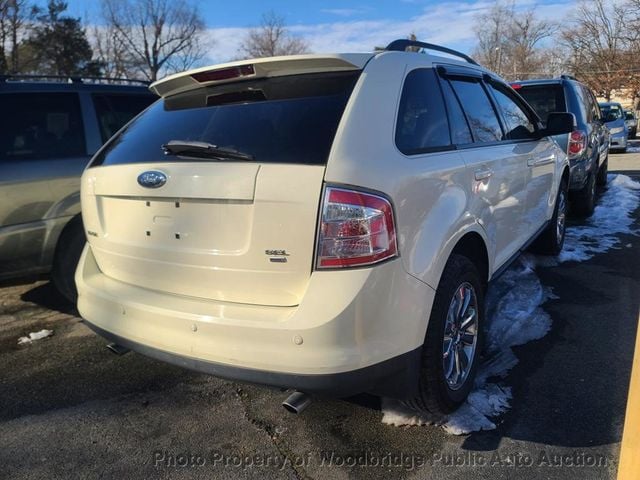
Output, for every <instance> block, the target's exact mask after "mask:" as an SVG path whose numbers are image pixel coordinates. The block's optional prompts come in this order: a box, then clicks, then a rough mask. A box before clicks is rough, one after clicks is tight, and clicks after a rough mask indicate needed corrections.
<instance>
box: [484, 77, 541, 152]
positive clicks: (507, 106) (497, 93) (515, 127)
mask: <svg viewBox="0 0 640 480" xmlns="http://www.w3.org/2000/svg"><path fill="white" fill-rule="evenodd" d="M490 88H491V90H492V92H493V96H494V98H495V99H496V103H497V104H498V107H499V108H500V110H501V111H502V116H503V118H504V121H505V123H506V130H507V133H506V134H505V135H504V140H525V139H530V138H533V136H534V135H533V134H534V133H535V131H536V129H535V126H534V123H533V121H532V120H531V119H530V118H529V115H528V114H527V113H526V112H525V111H524V109H523V108H522V107H521V106H520V105H518V103H516V100H515V99H514V98H513V95H511V93H510V92H508V91H506V89H504V88H502V87H500V86H497V85H491V86H490Z"/></svg>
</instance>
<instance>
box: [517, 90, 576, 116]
mask: <svg viewBox="0 0 640 480" xmlns="http://www.w3.org/2000/svg"><path fill="white" fill-rule="evenodd" d="M517 92H518V93H519V94H520V96H522V97H523V98H524V99H525V100H526V101H527V103H528V104H529V105H531V107H533V109H534V110H535V111H536V113H537V114H538V116H539V117H540V119H541V120H542V123H544V124H545V125H546V123H547V118H548V117H549V114H550V113H552V112H566V111H567V106H566V103H565V99H564V89H563V88H562V85H558V84H555V85H554V84H551V85H523V86H522V88H519V89H518V90H517Z"/></svg>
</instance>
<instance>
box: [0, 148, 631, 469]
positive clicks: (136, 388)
mask: <svg viewBox="0 0 640 480" xmlns="http://www.w3.org/2000/svg"><path fill="white" fill-rule="evenodd" d="M632 150H634V151H633V152H632V153H627V154H625V155H612V156H611V159H610V165H609V168H610V170H611V171H616V170H617V171H624V172H625V173H627V174H628V175H630V176H635V178H636V179H639V178H640V153H635V150H640V148H638V145H635V146H634V148H633V149H632ZM613 173H615V172H613ZM633 215H634V225H633V227H634V228H640V211H638V210H636V211H635V212H634V213H633ZM580 224H581V222H579V221H574V222H573V223H572V227H574V228H575V227H576V226H579V225H580ZM619 238H620V245H619V248H613V249H611V250H609V251H607V252H605V253H601V254H598V255H596V256H594V257H593V258H591V259H590V260H587V261H583V262H566V263H561V264H559V265H555V266H549V267H538V268H537V269H536V273H537V275H538V276H539V278H540V279H541V281H542V283H543V284H544V285H545V286H547V287H550V288H551V289H552V291H553V294H554V298H553V299H551V300H549V301H547V302H546V303H545V304H544V306H543V308H544V310H545V311H546V312H547V313H548V314H549V315H550V317H551V319H552V322H553V323H552V326H551V330H550V332H549V333H548V334H547V335H546V336H544V337H543V338H541V339H539V340H536V341H532V342H529V343H527V344H525V345H522V346H520V347H516V348H515V354H516V356H517V357H518V360H519V363H518V364H517V365H516V366H515V367H514V368H513V369H512V370H511V372H510V373H509V375H508V376H507V377H506V378H505V379H504V384H505V385H507V386H509V387H511V389H512V396H513V399H512V401H511V408H510V409H509V410H508V411H507V412H505V413H504V414H502V415H501V416H499V417H497V418H494V419H493V421H494V422H495V423H496V425H497V428H496V429H495V430H491V431H481V432H474V433H471V434H469V435H466V436H454V435H451V434H449V433H447V432H445V430H443V429H442V428H440V427H437V426H421V427H394V426H390V425H385V424H383V423H382V422H381V418H382V413H381V412H380V408H379V404H378V402H377V400H376V399H374V398H369V397H364V396H363V397H361V398H357V399H351V400H350V401H341V400H322V399H318V400H316V401H315V402H314V403H313V404H312V405H311V406H310V407H309V408H308V409H307V410H306V411H305V412H304V413H303V414H302V415H298V416H294V415H291V414H289V413H287V412H286V411H285V410H284V409H283V408H282V407H281V405H280V404H281V402H282V400H283V399H284V398H285V396H286V394H285V393H284V392H281V391H279V390H277V389H269V388H264V387H258V386H250V385H243V384H237V383H233V382H230V381H225V380H220V379H217V378H213V377H209V376H205V375H200V374H196V373H192V372H189V371H186V370H183V369H180V368H177V367H173V366H169V365H166V364H163V363H160V362H157V361H154V360H150V359H148V358H145V357H143V356H141V355H138V354H135V353H129V354H127V355H124V356H117V355H114V354H113V353H111V352H109V351H108V350H107V349H106V348H105V345H106V342H105V341H104V340H102V339H101V338H99V337H97V336H96V335H94V334H93V333H92V332H91V331H90V330H89V329H88V328H87V327H86V326H85V325H84V324H83V323H82V321H81V319H80V318H78V317H77V315H76V312H75V309H74V308H73V306H70V305H67V304H65V303H64V302H63V301H61V300H59V299H58V297H57V296H56V295H55V293H54V292H53V290H52V288H51V286H50V284H49V282H48V280H47V279H46V278H44V279H37V280H35V281H34V280H33V279H27V280H25V281H22V282H13V283H5V284H3V285H2V286H1V287H0V392H1V394H0V465H1V467H0V472H1V473H0V477H4V478H52V477H58V478H68V477H75V478H95V477H106V478H117V477H120V478H140V477H147V478H165V477H172V478H173V477H183V478H260V479H263V478H380V479H394V478H430V479H433V478H435V479H438V478H450V479H466V478H481V479H483V478H484V479H501V478H504V479H510V478H516V476H517V478H545V479H556V478H557V479H574V478H575V479H581V480H583V479H607V478H615V472H616V468H617V458H618V454H619V448H620V441H621V438H622V426H623V422H624V412H625V405H626V398H627V391H628V382H629V376H630V368H631V364H632V358H633V347H634V342H635V334H636V328H637V324H638V312H639V301H640V256H639V255H638V251H640V237H637V236H635V235H630V234H621V235H619ZM594 241H596V242H597V239H594ZM42 329H50V330H53V332H54V334H53V335H52V336H50V337H47V338H44V339H41V340H37V341H34V342H33V343H30V344H24V345H19V344H18V338H19V337H21V336H24V335H28V334H29V333H30V332H37V331H40V330H42Z"/></svg>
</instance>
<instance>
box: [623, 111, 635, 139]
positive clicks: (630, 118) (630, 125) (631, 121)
mask: <svg viewBox="0 0 640 480" xmlns="http://www.w3.org/2000/svg"><path fill="white" fill-rule="evenodd" d="M624 124H625V125H626V126H627V130H628V131H629V138H636V133H638V119H637V118H636V114H635V112H634V111H633V110H625V111H624Z"/></svg>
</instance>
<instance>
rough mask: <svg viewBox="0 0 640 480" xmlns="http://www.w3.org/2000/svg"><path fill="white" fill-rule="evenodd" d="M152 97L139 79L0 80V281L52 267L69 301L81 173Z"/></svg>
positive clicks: (78, 237)
mask: <svg viewBox="0 0 640 480" xmlns="http://www.w3.org/2000/svg"><path fill="white" fill-rule="evenodd" d="M155 98H156V97H155V95H153V94H151V92H149V91H148V89H147V86H146V84H145V83H144V82H131V81H129V80H126V81H124V80H118V81H114V80H108V79H79V78H66V77H65V78H58V77H46V78H45V77H6V76H5V77H0V111H2V115H3V117H4V118H5V120H4V122H3V127H2V129H0V280H5V279H9V278H13V277H18V276H24V275H30V274H38V273H46V272H49V271H51V272H52V280H53V283H54V285H55V286H56V287H57V288H58V290H59V291H60V292H61V293H62V294H63V295H64V296H65V297H67V298H68V299H69V300H71V301H74V300H75V296H76V293H75V285H74V282H73V274H74V271H75V266H76V264H77V261H78V259H79V257H80V253H81V250H82V247H83V245H84V242H85V236H84V232H83V227H82V219H81V217H80V195H79V190H80V175H81V174H82V171H83V170H84V168H85V166H86V164H87V163H88V161H89V159H90V158H91V156H92V155H93V154H94V153H95V152H96V151H97V150H98V149H99V148H100V146H101V145H102V144H103V143H104V142H105V141H106V140H108V139H109V138H110V137H111V136H112V135H113V134H114V133H116V132H117V131H118V130H119V129H120V128H121V127H122V126H123V125H125V124H126V123H127V122H128V121H129V120H130V119H131V118H133V117H134V116H135V115H136V114H138V113H139V112H140V111H141V110H143V109H144V108H146V107H147V106H148V105H149V104H151V103H152V102H153V101H154V100H155Z"/></svg>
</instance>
